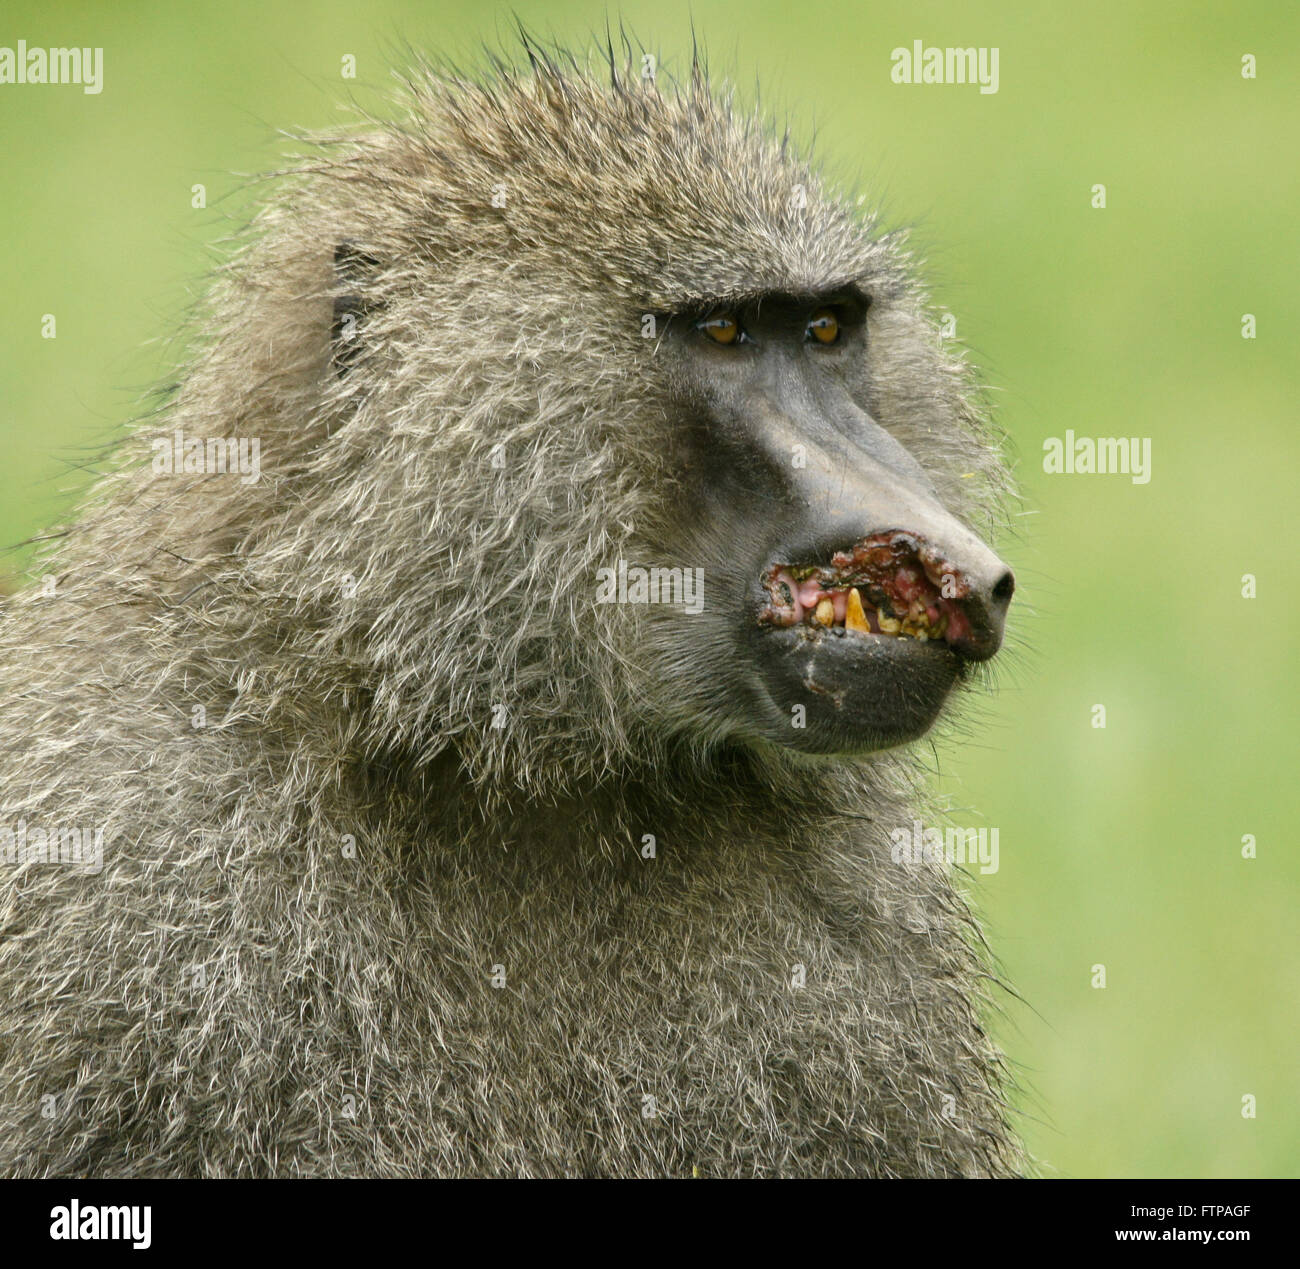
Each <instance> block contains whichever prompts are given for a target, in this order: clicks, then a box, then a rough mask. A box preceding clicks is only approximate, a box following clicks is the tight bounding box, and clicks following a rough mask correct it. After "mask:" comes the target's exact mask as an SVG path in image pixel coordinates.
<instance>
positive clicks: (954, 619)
mask: <svg viewBox="0 0 1300 1269" xmlns="http://www.w3.org/2000/svg"><path fill="white" fill-rule="evenodd" d="M798 413H799V414H800V415H803V416H804V417H800V418H794V417H791V414H790V412H789V411H781V412H778V411H775V410H772V409H770V408H769V409H766V410H761V411H758V412H757V417H756V418H755V420H754V422H755V426H756V430H757V437H758V439H759V440H760V443H762V444H763V448H764V449H765V450H766V451H767V458H768V463H769V466H770V467H773V468H776V469H777V470H780V467H778V464H777V462H776V460H777V458H778V456H780V457H781V458H782V459H783V462H782V463H781V467H783V468H784V470H783V471H782V472H781V479H782V483H783V485H784V493H785V495H786V501H787V503H788V504H789V505H792V506H793V507H795V508H797V519H798V520H800V521H802V524H801V526H800V529H799V530H795V531H793V532H791V533H790V534H789V536H788V537H787V538H785V540H783V541H782V542H781V543H780V545H779V546H778V548H777V549H776V550H775V551H774V552H773V553H772V555H771V556H770V557H769V563H768V565H767V568H766V569H765V571H764V573H763V576H762V586H763V591H764V594H765V602H764V606H763V607H762V608H761V610H760V613H759V621H760V624H764V625H770V626H777V627H786V626H795V625H799V624H804V625H808V626H812V627H822V628H826V629H835V630H841V629H842V630H843V631H844V632H846V633H849V634H855V635H858V636H863V637H882V636H883V637H894V638H913V639H918V640H921V641H928V640H942V641H943V642H945V643H946V644H947V646H948V647H950V648H951V649H952V651H953V652H955V653H957V654H958V655H959V656H961V657H963V658H965V659H967V660H972V661H983V660H987V659H988V658H989V657H991V656H993V655H994V653H996V652H997V650H998V648H999V647H1000V646H1001V643H1002V636H1003V631H1004V629H1005V625H1006V615H1007V609H1008V607H1009V605H1010V602H1011V595H1012V592H1013V591H1014V589H1015V579H1014V577H1013V576H1012V574H1011V570H1010V569H1009V568H1008V567H1007V566H1006V564H1005V563H1003V561H1002V560H1000V559H999V558H998V556H997V555H996V554H994V552H993V551H991V550H990V549H989V548H988V547H987V546H986V545H985V544H984V543H983V542H982V541H981V540H980V539H979V538H978V537H977V536H976V535H975V534H974V533H972V532H971V531H970V530H969V529H968V528H967V527H966V526H965V525H963V524H962V523H961V522H960V521H958V520H957V519H956V518H955V517H954V516H952V515H950V514H949V513H948V512H947V511H945V510H944V508H943V507H942V506H941V505H940V503H939V501H938V497H937V495H936V493H935V491H934V487H933V485H932V484H931V483H930V481H929V479H928V477H927V476H926V475H925V473H924V471H923V470H922V469H921V467H920V466H919V465H918V464H917V463H916V461H915V460H914V459H913V458H912V456H911V455H910V454H909V453H908V452H907V451H906V450H905V449H904V448H903V446H902V445H900V444H899V442H898V441H897V440H896V439H895V438H893V437H892V436H890V435H889V434H888V433H887V432H886V431H885V430H884V429H883V428H881V427H880V426H879V425H878V424H876V423H875V422H874V421H873V420H871V419H870V417H869V416H867V415H866V414H865V413H864V412H863V411H861V410H859V409H857V408H856V407H848V408H844V409H842V410H841V411H840V416H839V417H838V418H837V419H836V420H834V422H832V421H830V420H827V419H826V417H825V416H824V415H821V414H818V416H817V417H816V418H812V417H808V416H809V415H811V414H812V413H813V412H812V411H799V412H798ZM751 417H752V416H751ZM835 424H839V426H836V425H835ZM791 529H792V530H794V526H793V525H791Z"/></svg>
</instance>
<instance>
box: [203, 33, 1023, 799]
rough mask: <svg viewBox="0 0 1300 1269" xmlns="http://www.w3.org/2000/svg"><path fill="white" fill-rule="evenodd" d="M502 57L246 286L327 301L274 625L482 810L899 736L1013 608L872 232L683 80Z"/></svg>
mask: <svg viewBox="0 0 1300 1269" xmlns="http://www.w3.org/2000/svg"><path fill="white" fill-rule="evenodd" d="M530 53H531V56H532V65H531V66H530V67H529V68H527V69H525V70H523V71H516V70H511V69H508V68H505V67H502V66H498V67H497V68H496V69H495V71H494V72H493V74H492V76H491V77H490V78H489V79H487V80H485V81H482V82H478V83H471V82H468V81H466V80H465V79H463V78H460V77H457V76H444V75H439V74H436V73H433V72H428V73H423V74H421V75H420V76H419V77H418V79H417V81H416V82H415V83H414V84H413V86H412V91H411V94H410V97H409V100H408V105H409V112H408V117H407V119H406V120H405V121H403V122H401V123H399V124H395V125H388V126H386V127H385V128H384V129H383V131H382V132H379V133H377V134H370V135H367V136H365V137H364V138H362V139H359V140H357V139H352V140H348V141H346V142H341V143H339V144H338V146H337V147H336V148H335V149H334V150H333V151H331V152H329V153H328V154H327V157H326V158H325V159H324V160H322V161H321V162H319V163H315V164H312V165H309V168H308V170H307V172H306V185H305V189H306V191H307V192H306V193H305V194H304V195H303V196H302V197H301V200H300V202H301V207H300V208H299V212H300V214H298V215H294V214H292V212H291V211H290V212H289V213H288V214H286V210H285V207H284V206H283V205H282V206H281V207H280V209H279V210H278V211H277V212H276V213H274V214H273V215H272V216H271V218H270V220H271V223H270V225H269V227H268V231H267V235H266V241H267V242H269V243H270V244H271V245H270V247H265V246H264V247H263V248H262V250H264V251H268V252H269V254H268V255H267V256H266V257H265V259H266V260H267V262H268V264H267V271H268V272H269V270H270V267H271V265H272V264H274V265H275V266H276V267H277V268H279V269H280V272H281V274H282V275H283V274H284V265H285V257H286V255H287V256H288V257H291V258H292V257H298V258H300V259H301V260H302V262H303V263H302V275H303V276H305V277H311V276H316V275H315V274H314V273H313V272H312V270H314V269H316V268H317V267H320V268H322V269H324V270H325V271H326V272H328V274H329V282H328V283H327V285H326V289H327V290H328V292H329V300H330V302H331V303H332V312H333V318H332V322H326V323H323V324H322V326H321V329H322V330H323V331H324V332H325V333H324V334H323V335H322V340H324V341H325V342H329V343H330V347H329V349H328V350H327V351H322V352H321V353H320V357H321V358H322V359H323V362H322V364H323V366H324V369H323V371H321V372H320V373H319V376H318V377H319V379H320V380H321V381H322V382H325V383H326V384H327V389H326V397H325V400H324V402H323V403H322V404H321V405H320V406H319V407H318V408H319V411H320V413H321V416H322V418H323V420H324V424H325V435H323V436H322V435H321V434H320V432H319V431H317V432H314V433H313V440H312V444H311V447H310V448H309V449H307V450H305V451H304V452H303V454H302V456H301V462H302V465H303V468H304V470H309V471H310V473H311V476H312V481H313V483H312V489H313V490H314V491H316V492H315V493H314V495H313V498H312V500H311V503H310V505H309V506H306V507H304V508H303V509H302V510H301V512H299V513H296V519H293V520H292V522H291V528H292V533H291V534H290V535H289V536H288V537H286V538H284V539H283V541H282V546H281V548H280V549H276V548H271V549H269V550H268V551H266V553H265V554H266V557H267V558H268V559H269V560H275V559H278V560H280V561H281V562H282V563H284V565H285V567H288V561H289V560H291V559H292V561H293V568H294V570H295V575H296V576H297V577H298V578H299V579H300V582H299V584H298V585H297V601H296V602H297V609H296V612H297V614H298V615H299V616H300V615H301V613H302V611H303V610H304V609H306V608H312V607H313V606H314V607H315V609H318V610H324V611H325V616H326V619H325V620H323V621H322V623H321V631H322V633H321V634H320V636H319V640H318V650H319V651H320V652H321V654H322V655H324V654H325V653H326V652H327V651H328V652H331V653H334V654H339V655H341V657H342V659H343V660H344V661H345V662H346V665H347V666H348V671H349V674H350V675H351V676H352V677H354V678H356V679H357V680H358V684H357V685H358V687H359V689H360V691H361V693H362V694H363V696H364V698H365V699H366V701H367V710H368V718H369V719H370V720H371V722H372V723H373V724H374V726H375V728H376V735H377V737H382V739H383V742H384V743H385V744H398V745H403V746H410V747H413V748H414V749H416V750H417V751H421V752H426V753H427V752H430V751H432V750H435V749H439V748H441V747H443V746H446V745H455V746H456V747H457V748H458V749H459V751H460V754H461V756H462V758H463V760H464V762H465V764H466V766H467V768H468V769H469V770H470V771H471V772H473V773H475V774H476V775H480V776H482V775H487V774H492V775H494V776H498V777H504V778H506V780H507V781H508V782H510V783H513V784H515V785H520V784H523V785H533V786H537V787H540V786H542V785H543V784H548V783H549V784H554V783H556V782H557V781H559V782H564V781H567V780H568V779H570V778H577V777H580V776H582V775H591V774H599V773H602V772H605V773H608V772H610V771H616V770H621V769H626V767H627V766H628V765H629V764H636V763H638V762H653V761H656V760H658V759H659V758H660V757H662V755H663V752H664V750H665V747H666V746H668V745H670V744H671V745H676V744H677V743H678V742H685V744H686V745H687V746H688V747H689V748H690V749H691V750H692V751H693V752H696V753H703V752H707V751H708V750H709V749H710V748H711V747H713V746H716V745H720V744H729V743H738V744H743V745H749V746H757V747H760V748H767V749H769V750H770V747H772V746H778V747H781V748H783V749H785V750H797V751H802V752H804V753H823V754H826V753H851V752H859V753H860V752H864V751H870V750H873V749H880V748H886V747H889V746H893V745H896V744H898V743H900V742H903V741H907V740H910V739H913V738H915V737H917V736H919V735H921V734H922V733H923V732H925V731H926V729H927V728H928V727H929V726H930V725H931V723H932V722H933V721H934V719H935V718H936V716H937V715H938V713H939V711H940V708H941V706H942V705H943V702H944V700H945V697H946V696H947V695H948V694H949V692H950V690H951V689H952V688H953V686H954V684H956V683H958V681H959V680H961V679H962V677H963V676H964V674H965V673H966V672H967V667H969V666H970V665H972V664H973V663H975V662H979V661H982V660H985V659H987V658H989V657H991V656H992V655H993V654H994V652H996V650H997V648H998V645H999V642H1000V640H1001V636H1002V629H1003V621H1004V617H1005V614H1006V611H1007V605H1008V601H1009V599H1010V597H1011V590H1012V578H1011V574H1010V572H1009V571H1008V570H1007V567H1006V566H1005V565H1004V564H1003V563H1002V562H1001V561H1000V560H999V559H998V558H997V556H996V555H995V554H994V553H993V552H992V551H991V550H990V549H989V547H988V546H986V545H985V544H984V543H983V542H982V541H981V540H980V537H979V536H977V533H976V527H977V526H980V525H985V526H987V525H988V524H989V523H990V522H991V513H992V512H993V510H994V509H995V508H996V507H997V505H998V500H999V497H1000V495H1001V494H1002V492H1003V491H1004V485H1003V482H1004V474H1003V469H1002V466H1001V463H1000V461H999V458H998V455H997V452H996V447H995V446H994V445H993V444H991V443H990V441H989V439H988V435H987V432H986V430H985V425H984V423H983V421H982V418H981V415H980V412H979V410H978V408H977V405H976V403H975V398H974V397H973V395H972V389H971V385H970V383H969V378H968V374H967V371H966V369H965V368H964V365H963V363H962V361H961V360H960V358H958V357H957V356H956V355H954V354H953V353H952V352H951V351H949V349H948V347H947V346H946V345H945V344H944V342H943V340H942V339H941V337H940V334H939V331H938V329H937V326H936V324H935V323H934V322H933V321H932V319H931V318H930V317H929V316H928V315H927V307H926V299H925V296H924V295H923V293H922V292H921V291H920V289H919V288H918V286H917V285H916V283H915V282H914V281H913V279H912V272H911V266H910V262H909V257H908V255H907V253H906V250H905V248H904V245H903V241H902V238H901V237H900V236H899V235H893V234H886V233H883V232H881V231H880V229H879V228H878V226H877V225H876V222H875V220H874V218H873V217H872V216H871V215H870V214H869V213H867V212H864V211H862V210H861V209H860V207H859V206H858V205H857V204H855V203H854V202H852V201H851V200H847V199H845V198H843V197H840V196H837V195H836V194H834V193H832V192H830V191H828V190H827V189H826V188H825V187H824V186H823V184H822V182H821V181H820V179H819V178H818V176H817V174H816V172H815V171H814V170H813V169H812V168H811V167H810V166H809V164H808V161H807V160H806V159H805V158H803V157H801V156H800V155H799V154H798V153H797V152H796V150H795V148H794V146H793V145H792V144H791V143H790V142H789V140H788V138H786V139H782V138H780V137H778V136H774V135H772V133H771V132H770V131H769V130H768V129H767V127H766V126H765V125H764V124H763V123H762V121H761V120H760V119H758V118H756V117H754V116H752V115H750V114H748V113H745V112H742V111H740V110H738V109H737V108H736V107H735V106H734V105H733V103H732V100H731V99H730V98H729V97H728V96H726V95H725V94H719V93H717V92H716V91H714V90H712V89H710V87H709V86H708V84H707V83H706V80H705V76H704V73H703V71H702V70H701V69H700V67H699V66H698V65H696V66H694V67H692V69H691V71H690V73H689V75H688V76H687V77H686V78H685V80H684V82H682V83H680V84H672V83H670V82H669V81H668V78H667V76H666V75H665V74H664V73H663V72H662V71H660V72H659V73H658V74H657V75H645V74H642V73H640V68H641V66H642V65H643V63H641V62H640V60H639V59H637V60H634V61H633V62H632V63H631V64H630V69H626V70H625V69H624V68H623V67H622V66H621V64H620V63H619V59H616V58H614V57H612V56H611V57H609V58H608V59H607V60H602V61H600V63H599V67H598V70H595V71H593V70H591V69H590V68H583V67H580V66H578V65H577V64H576V63H574V62H573V61H572V59H570V60H569V61H568V62H567V63H565V64H564V65H560V64H559V60H558V59H557V58H549V59H548V58H547V57H545V56H544V55H542V54H540V53H538V52H537V51H536V50H535V49H532V50H530ZM861 201H862V200H858V202H859V203H860V202H861ZM277 244H278V245H277ZM277 252H278V258H277ZM293 274H294V270H293V268H290V269H289V271H288V276H293ZM303 285H307V283H303ZM281 289H283V286H282V284H281ZM238 298H239V297H238V296H237V295H236V296H232V297H230V299H229V305H230V321H231V322H232V323H237V322H238V323H242V324H243V327H244V328H245V329H246V328H247V325H248V319H247V314H246V312H244V311H240V309H239V304H238ZM285 302H286V303H289V302H292V303H294V304H296V305H297V310H296V311H302V310H303V303H302V291H301V290H299V291H297V292H295V293H294V294H293V295H291V296H286V300H285ZM331 336H332V338H331ZM261 355H262V356H263V358H264V357H265V352H263V353H262V354H261ZM312 373H314V374H315V373H317V372H316V371H313V372H312ZM321 490H324V491H325V493H324V495H323V496H322V495H321V493H320V491H321ZM289 501H290V502H292V497H290V499H289ZM343 526H346V531H342V530H343ZM985 531H986V530H985ZM620 564H621V565H622V566H623V570H624V572H623V573H622V574H620ZM637 569H645V570H647V571H648V570H650V569H661V570H690V577H691V578H692V579H693V578H695V577H697V576H698V577H700V578H702V582H703V592H702V605H701V604H699V603H697V604H696V605H694V606H695V607H696V608H698V609H699V611H688V608H690V607H691V605H690V604H688V603H686V602H683V600H684V598H685V597H684V596H683V595H682V594H681V593H678V592H677V591H675V590H674V591H673V593H672V594H670V595H669V596H668V598H669V599H670V600H675V601H677V602H666V603H663V602H661V603H637V602H617V600H620V599H635V598H636V597H637V596H636V595H635V594H634V593H633V592H636V591H637V586H636V584H635V577H636V574H635V573H634V572H632V570H637ZM695 570H699V572H698V573H696V572H695ZM629 573H630V574H631V576H632V578H633V584H632V585H631V586H630V587H626V586H623V585H618V584H616V585H615V592H616V593H614V594H613V596H612V598H613V599H614V600H615V601H616V602H601V601H602V600H603V599H609V598H611V595H610V594H609V593H606V594H604V595H602V594H601V588H602V584H605V585H606V588H607V591H608V584H609V579H610V578H615V579H618V578H619V577H620V576H626V575H628V574H629ZM344 574H346V575H348V576H350V577H352V578H354V579H355V583H356V584H355V587H354V588H353V593H351V594H349V595H348V596H347V597H346V598H344V599H339V598H337V597H336V596H335V579H336V578H337V577H338V576H340V575H344ZM680 576H681V574H680V573H678V574H674V573H671V572H670V573H668V574H661V577H663V578H666V579H667V580H668V583H669V588H670V589H672V587H673V586H674V585H675V584H676V582H677V580H678V579H679V578H680ZM301 579H307V580H306V581H305V582H304V581H302V580H301ZM279 589H280V590H281V591H285V590H286V589H287V590H290V591H292V590H294V587H293V586H292V585H290V586H288V587H286V586H285V585H284V584H283V579H281V582H280V584H279ZM304 590H306V591H307V592H309V594H306V595H304ZM697 598H699V597H697Z"/></svg>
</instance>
